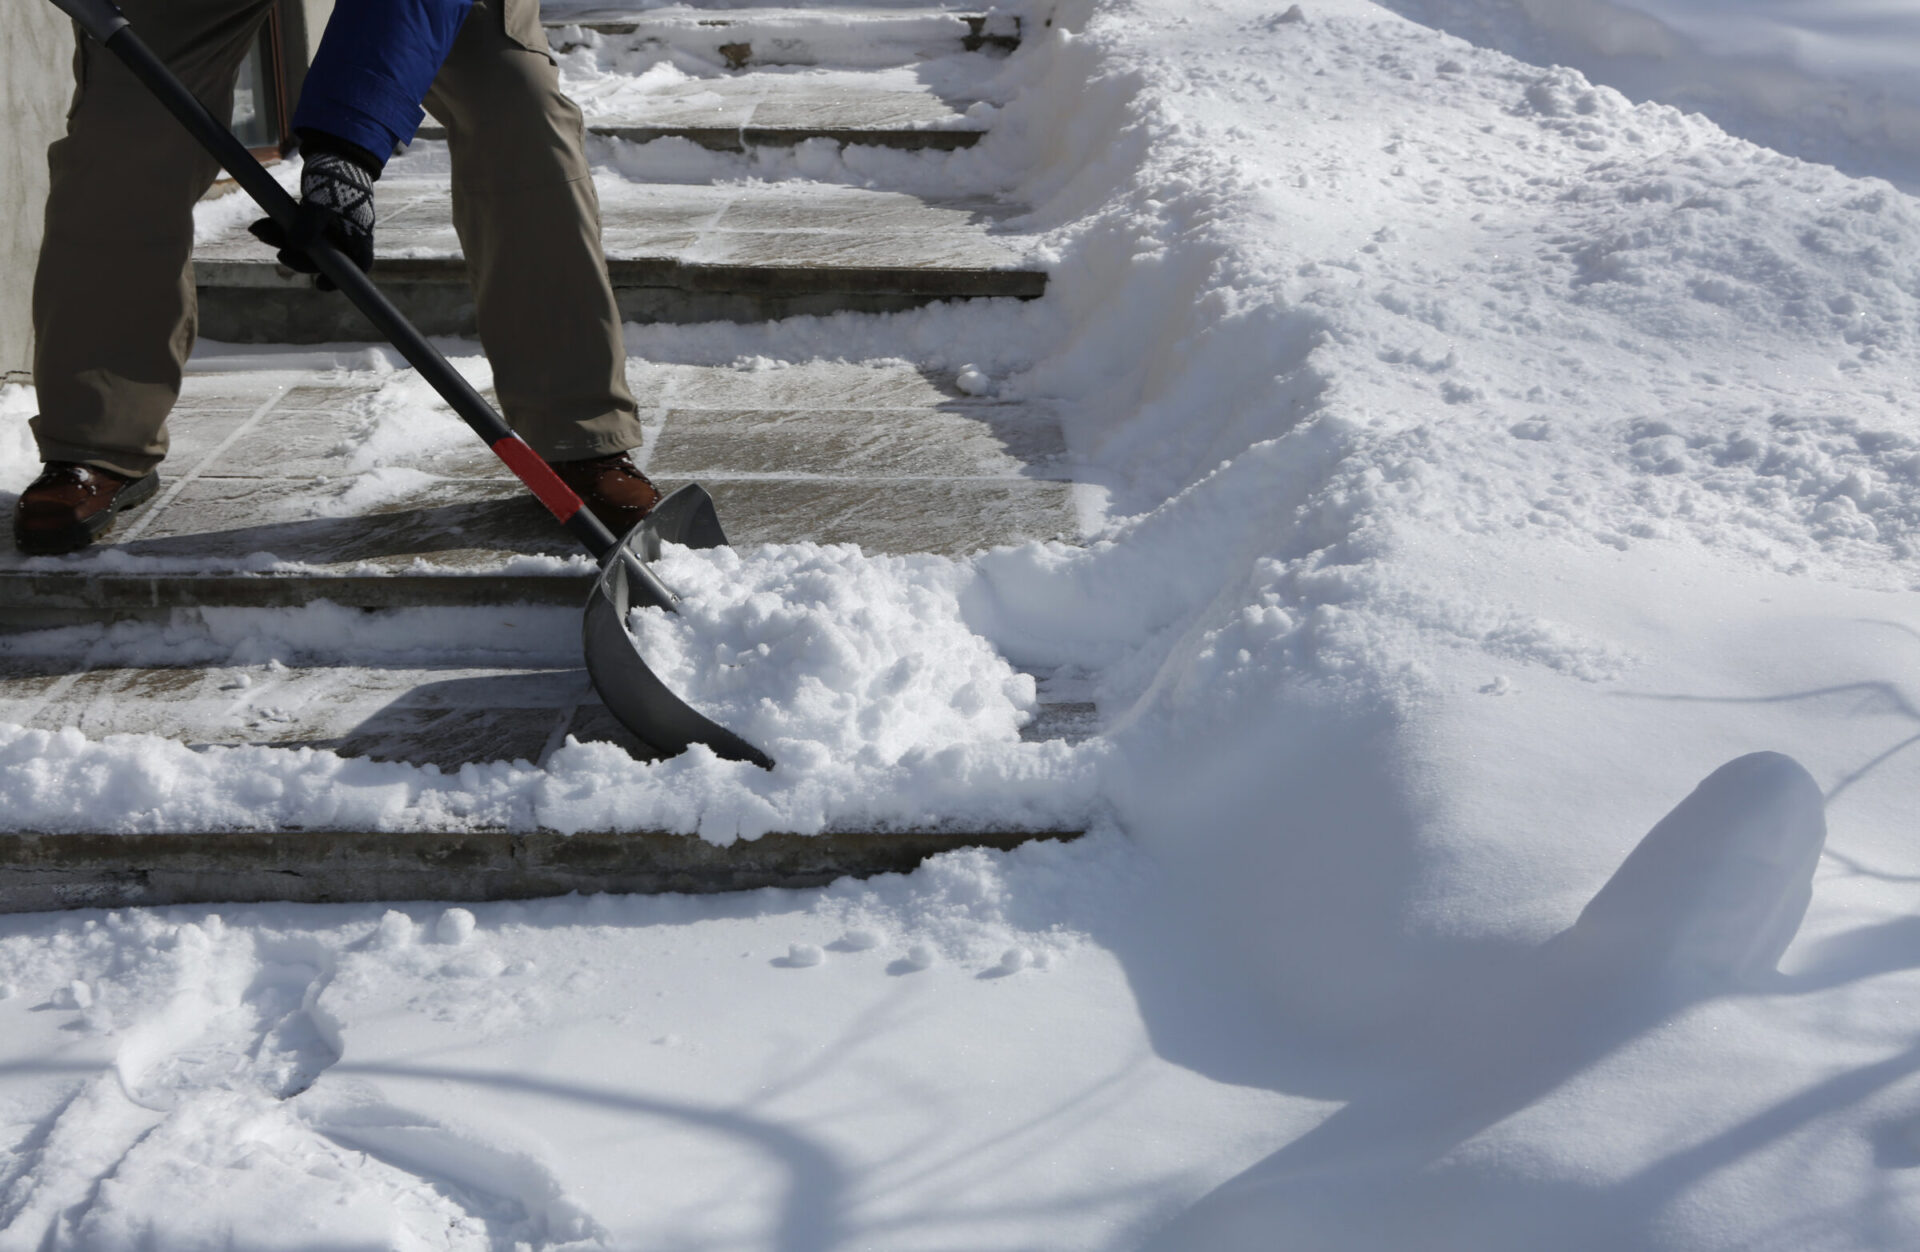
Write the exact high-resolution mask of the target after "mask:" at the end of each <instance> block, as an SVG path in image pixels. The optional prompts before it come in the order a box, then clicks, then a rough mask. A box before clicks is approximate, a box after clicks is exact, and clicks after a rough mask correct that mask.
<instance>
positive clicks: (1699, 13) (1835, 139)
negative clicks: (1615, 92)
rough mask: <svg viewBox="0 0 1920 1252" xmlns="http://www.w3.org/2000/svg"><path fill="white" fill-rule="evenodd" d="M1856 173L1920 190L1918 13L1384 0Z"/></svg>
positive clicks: (1784, 0)
mask: <svg viewBox="0 0 1920 1252" xmlns="http://www.w3.org/2000/svg"><path fill="white" fill-rule="evenodd" d="M1385 3H1386V7H1387V8H1390V9H1394V10H1395V11H1397V12H1400V13H1403V14H1405V15H1406V16H1408V17H1410V18H1413V19H1414V20H1416V21H1420V22H1425V23H1428V24H1430V25H1434V26H1438V27H1442V28H1444V29H1446V30H1449V31H1452V32H1453V33H1455V34H1457V35H1461V36H1463V37H1465V38H1468V39H1471V40H1473V41H1474V42H1476V43H1480V44H1483V45H1486V46H1488V47H1494V48H1499V49H1501V50H1503V51H1507V52H1511V53H1513V54H1514V55H1516V56H1520V57H1522V58H1524V59H1526V60H1529V61H1534V62H1537V63H1539V64H1555V63H1558V64H1563V65H1569V66H1572V67H1574V68H1575V69H1578V70H1580V71H1582V72H1583V73H1585V74H1586V75H1588V76H1589V77H1590V78H1592V79H1593V81H1594V82H1597V83H1606V84H1607V85H1609V86H1612V87H1616V88H1618V89H1619V90H1621V91H1624V92H1626V93H1627V94H1628V95H1629V96H1632V97H1634V98H1635V99H1642V100H1658V101H1660V102H1662V103H1664V104H1672V105H1677V106H1679V107H1681V108H1684V109H1690V110H1697V111H1699V112H1701V113H1704V114H1706V115H1707V116H1708V117H1711V118H1712V119H1713V120H1714V121H1715V122H1716V123H1718V124H1719V125H1721V126H1723V127H1725V128H1726V129H1727V130H1729V131H1731V132H1733V133H1734V134H1737V135H1741V136H1743V137H1745V138H1748V139H1752V140H1754V141H1755V142H1758V143H1763V144H1766V145H1768V146H1769V147H1772V148H1776V149H1778V150H1780V151H1782V152H1787V153H1791V154H1792V155H1794V156H1798V157H1802V158H1804V159H1806V160H1809V161H1819V162H1823V163H1827V164H1832V165H1836V166H1838V167H1840V168H1841V169H1844V170H1846V171H1847V172H1849V173H1852V174H1856V175H1862V176H1877V177H1881V178H1886V179H1890V180H1892V181H1893V182H1895V183H1898V184H1899V185H1900V186H1902V187H1904V188H1906V189H1908V190H1909V191H1911V190H1913V189H1915V188H1916V187H1920V87H1917V86H1916V85H1915V82H1914V76H1913V72H1912V70H1913V65H1914V64H1915V61H1916V59H1917V58H1920V22H1917V21H1916V14H1915V12H1914V10H1913V9H1912V7H1911V6H1910V5H1906V4H1902V3H1892V4H1884V3H1876V2H1875V0H1818V2H1817V3H1809V2H1807V0H1385Z"/></svg>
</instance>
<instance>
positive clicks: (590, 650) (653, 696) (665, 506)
mask: <svg viewBox="0 0 1920 1252" xmlns="http://www.w3.org/2000/svg"><path fill="white" fill-rule="evenodd" d="M53 3H54V4H56V5H58V6H59V7H60V8H61V9H62V10H64V11H65V12H66V13H67V15H68V16H70V17H72V18H73V20H74V21H76V22H78V23H79V24H80V26H81V28H82V29H83V30H85V31H86V32H87V34H89V35H91V36H92V37H93V38H94V39H95V40H97V41H98V42H99V43H100V45H101V46H102V47H104V48H106V49H107V51H109V52H111V53H113V54H114V55H115V56H117V57H119V58H120V60H121V61H122V62H123V63H124V64H125V65H126V67H127V68H128V69H129V70H131V71H132V72H133V74H134V76H135V77H136V78H138V79H139V80H140V81H141V82H142V83H144V84H146V86H147V88H148V90H150V91H152V92H153V94H154V95H155V96H156V97H157V98H158V99H159V101H160V103H161V104H162V105H164V106H165V107H166V109H167V111H168V112H170V113H172V114H173V115H174V116H175V117H176V118H178V119H179V120H180V123H181V124H182V125H183V126H185V127H186V128H187V130H188V131H189V132H190V133H191V134H192V135H193V137H194V138H195V139H197V140H198V141H199V142H200V143H201V145H202V146H204V147H205V148H206V149H207V151H208V152H210V153H212V154H213V156H214V159H216V160H217V161H219V162H220V164H221V165H222V166H224V167H226V170H227V172H228V173H229V174H231V175H233V177H234V179H235V181H237V182H238V183H239V184H240V185H241V186H242V187H244V188H246V191H247V194H248V195H250V196H252V197H253V198H254V200H255V201H257V202H258V203H259V205H260V207H261V208H262V209H264V210H265V211H266V213H267V216H269V217H271V218H272V219H273V220H274V221H276V222H278V223H279V224H280V227H281V229H283V230H287V231H291V230H292V229H293V220H294V213H295V212H296V210H297V208H298V206H297V205H296V204H295V202H294V199H293V197H292V196H291V195H289V194H287V191H286V189H285V188H283V187H281V186H280V184H279V183H278V182H276V181H274V178H273V175H271V174H269V173H267V171H266V167H264V166H262V165H261V164H260V162H259V161H258V160H256V159H255V158H254V156H253V154H252V153H250V152H248V151H247V149H246V148H245V146H243V145H242V144H241V142H240V141H239V140H238V139H236V138H235V137H234V135H233V132H232V131H230V130H229V129H227V127H225V126H223V125H221V123H220V122H219V120H218V119H216V118H215V117H214V116H213V114H211V113H209V112H207V110H206V107H205V106H204V105H202V104H201V103H200V101H199V100H197V99H195V98H194V96H193V93H192V92H190V91H188V90H187V89H186V86H185V85H184V84H182V83H181V82H180V80H179V79H178V78H175V77H174V76H173V72H172V71H171V70H169V69H167V67H166V66H165V65H164V64H163V63H162V62H161V60H160V58H159V57H157V56H155V55H154V54H153V51H152V49H150V48H148V47H147V45H146V44H144V43H142V42H141V40H140V37H139V36H138V35H135V34H134V33H133V28H132V25H131V24H130V23H129V22H128V21H127V18H126V15H125V14H123V13H121V12H120V10H119V9H118V8H116V7H114V5H113V3H112V0H53ZM306 252H307V255H308V256H309V257H311V258H312V260H313V263H314V264H315V265H316V266H317V267H318V268H319V270H320V272H321V273H322V274H324V275H326V276H327V277H328V278H330V279H332V280H333V283H334V285H335V286H337V287H339V288H340V290H341V291H343V292H345V293H346V296H347V299H349V300H351V301H353V305H354V307H355V308H357V309H359V310H360V312H361V313H363V314H365V315H366V317H367V320H368V321H370V322H372V323H373V324H374V326H375V327H376V328H378V329H379V331H380V333H381V334H382V335H384V336H386V338H387V341H388V342H389V343H391V344H393V346H394V347H396V348H398V349H399V350H400V355H401V356H403V357H405V358H406V359H407V363H408V364H410V365H412V366H413V368H414V369H416V370H418V371H419V372H420V376H421V377H422V378H425V379H426V380H427V382H428V383H429V384H430V385H431V386H432V387H433V389H434V390H435V391H437V392H439V393H440V395H441V397H442V398H443V399H445V400H446V402H447V403H448V404H449V405H451V406H453V411H454V412H455V413H458V414H459V415H460V417H461V419H462V420H463V421H465V422H466V424H467V425H468V426H470V427H472V428H473V432H474V433H475V434H477V435H479V436H480V438H481V439H483V440H485V441H486V444H487V446H488V447H490V448H492V449H493V452H494V455H496V456H498V457H499V458H500V459H501V460H502V461H504V462H505V463H506V466H507V468H508V469H510V470H512V471H513V472H514V474H515V475H516V476H517V477H518V478H519V479H520V481H521V482H523V483H525V484H526V486H527V489H528V490H529V491H531V492H533V494H534V495H535V496H537V497H538V498H539V500H540V503H542V504H544V505H545V506H546V507H547V510H548V512H550V513H552V514H553V515H554V517H556V518H558V519H559V521H560V524H561V525H562V526H565V527H566V528H567V530H568V532H569V533H570V534H572V535H573V537H574V538H575V539H578V540H579V541H580V543H581V544H582V545H583V546H584V547H585V548H586V549H587V551H588V552H591V553H592V554H593V557H594V560H596V561H598V562H599V563H600V577H599V578H598V580H597V581H596V582H595V583H594V586H593V592H592V594H591V595H589V596H588V598H587V612H586V621H585V623H584V625H583V627H582V630H581V639H582V642H583V644H584V646H585V651H586V660H587V674H588V676H589V677H590V678H591V679H592V680H593V686H594V689H595V690H596V691H598V692H599V693H600V698H601V700H603V701H604V702H605V703H606V706H607V708H608V710H609V711H610V712H612V714H613V715H614V716H615V717H616V718H618V719H619V720H620V723H621V724H622V725H624V726H625V727H626V728H627V729H628V730H630V731H632V732H633V733H634V734H635V735H636V736H638V737H639V738H640V739H641V741H642V742H644V743H645V744H646V745H647V746H648V747H649V748H651V749H652V750H653V751H655V752H657V753H659V754H660V755H661V756H673V755H675V754H676V753H679V752H683V751H685V750H686V749H687V748H688V747H689V746H690V745H692V744H696V743H704V744H706V745H707V746H708V747H710V748H712V749H713V750H714V752H716V753H717V754H719V755H720V756H722V757H725V758H727V759H728V760H733V761H751V762H753V763H754V764H755V765H758V766H761V767H762V768H764V769H772V768H773V761H772V759H771V758H770V757H768V756H767V754H766V753H764V752H762V751H760V749H758V748H756V747H754V746H753V745H752V744H750V743H748V742H747V741H746V740H744V739H742V738H740V736H738V735H736V734H734V733H733V732H732V731H730V730H728V729H726V728H725V727H724V726H721V725H719V724H717V723H715V722H714V721H712V720H710V719H709V718H707V717H705V716H704V715H702V714H701V713H699V712H698V711H696V710H695V709H694V708H693V707H692V706H690V705H689V704H687V702H686V701H684V700H682V699H680V697H678V696H676V695H674V694H673V692H671V691H669V690H668V689H667V685H666V684H665V683H663V682H661V681H660V679H659V677H658V675H656V674H655V673H654V672H653V671H652V670H651V669H649V668H648V666H647V662H646V660H645V658H643V657H642V656H641V655H640V649H639V647H638V645H637V644H635V643H634V639H633V636H632V635H631V634H630V633H628V631H627V626H626V621H627V611H628V609H629V608H630V607H632V606H633V604H635V603H638V604H639V605H641V606H642V607H645V606H655V607H658V608H661V609H664V610H667V611H668V612H674V611H676V609H675V605H676V604H677V603H678V600H679V597H678V596H676V595H674V593H673V592H672V591H671V590H670V589H669V588H668V587H667V586H666V584H664V583H662V582H661V581H660V579H659V577H658V576H657V575H656V574H654V572H653V570H652V569H651V568H650V567H649V562H651V561H653V560H655V559H657V558H658V557H659V554H660V545H661V543H663V542H673V543H684V544H686V545H688V546H690V547H708V548H711V547H717V546H720V545H722V544H725V543H726V541H727V540H726V535H725V534H724V533H722V531H721V529H720V519H719V517H718V516H717V515H716V514H715V513H714V509H713V501H712V499H711V498H710V497H709V496H708V495H707V493H706V492H705V491H704V490H702V489H701V488H700V487H699V486H697V485H691V486H686V487H682V488H681V489H680V490H678V491H676V492H674V493H673V494H672V495H670V496H668V497H667V498H666V499H665V500H662V501H661V502H660V503H659V504H658V505H657V506H655V508H654V511H653V512H652V514H650V515H649V516H648V517H647V519H646V520H645V521H643V522H641V523H640V525H638V526H636V527H634V529H633V531H632V532H631V533H629V534H628V535H627V536H626V537H625V538H624V539H616V538H615V537H614V535H613V532H612V531H610V530H608V529H607V527H606V525H605V524H604V523H602V522H601V521H600V519H599V518H597V517H595V516H594V515H593V514H592V513H591V512H590V511H588V509H587V508H586V507H585V505H584V504H583V503H582V502H581V500H580V497H579V496H577V495H575V494H574V492H573V489H572V488H570V487H568V486H567V485H566V484H565V483H564V482H562V481H561V480H560V477H559V475H557V474H555V473H554V472H553V469H552V467H550V466H549V465H548V464H547V463H546V462H545V461H543V460H541V459H540V457H539V455H538V454H536V453H535V452H534V450H533V449H532V448H530V447H528V446H527V444H526V443H525V442H524V441H523V440H522V439H521V438H520V436H518V435H516V434H514V433H513V431H512V430H511V429H510V428H509V427H508V426H507V424H506V422H505V421H503V420H502V419H501V417H500V415H499V414H498V413H495V412H494V411H493V407H492V406H491V405H489V404H488V403H487V402H486V401H485V400H483V399H481V397H480V393H479V392H477V391H475V390H474V389H473V388H472V387H471V386H470V385H468V383H467V380H466V379H464V378H462V377H461V376H460V374H459V373H458V372H457V371H456V370H455V369H454V368H453V366H451V365H449V364H448V363H447V359H446V358H445V357H443V356H441V355H440V353H439V352H438V351H437V350H436V349H435V348H434V346H433V345H432V344H430V343H428V342H427V340H426V339H425V337H423V336H422V335H421V334H420V332H419V331H417V330H415V329H414V328H413V326H412V324H411V323H409V322H408V321H407V319H406V318H404V317H402V316H401V315H400V311H399V310H398V309H396V308H394V307H393V304H392V302H391V301H389V300H388V299H387V298H386V297H385V296H384V295H382V294H381V293H380V289H379V288H377V287H375V286H374V285H373V282H372V280H370V279H369V278H368V277H367V276H366V275H365V274H363V273H361V272H360V270H359V268H358V267H356V266H355V265H354V264H353V262H351V261H349V260H347V258H345V257H344V256H342V255H340V252H339V251H338V250H337V249H336V248H334V247H333V245H332V244H331V243H329V242H327V241H326V240H324V239H322V240H319V241H317V242H316V243H314V244H312V245H310V246H309V247H308V248H307V249H306Z"/></svg>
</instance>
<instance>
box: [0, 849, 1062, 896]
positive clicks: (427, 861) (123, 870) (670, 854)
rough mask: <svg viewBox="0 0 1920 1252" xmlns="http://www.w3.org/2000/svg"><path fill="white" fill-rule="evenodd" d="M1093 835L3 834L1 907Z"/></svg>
mask: <svg viewBox="0 0 1920 1252" xmlns="http://www.w3.org/2000/svg"><path fill="white" fill-rule="evenodd" d="M1080 833H1081V832H1079V831H943V830H924V831H887V832H884V833H878V832H870V831H829V832H826V833H823V834H818V835H787V834H769V835H763V836H761V837H760V838H758V839H755V840H751V841H748V840H741V841H739V842H736V843H733V844H729V845H727V846H725V847H718V846H715V845H714V844H711V843H708V842H707V841H706V840H704V839H701V838H699V837H698V836H696V835H676V834H669V833H665V832H659V831H639V832H631V831H620V832H581V833H577V834H571V835H563V834H558V833H555V832H552V831H531V832H510V831H487V830H482V831H463V832H450V833H438V832H426V833H388V832H374V831H336V830H327V831H320V830H311V831H284V832H264V831H237V832H236V831H197V832H191V833H186V834H143V835H118V834H85V833H82V834H33V833H17V832H16V833H0V913H27V912H43V911H48V910H53V909H79V908H95V909H119V908H158V907H164V906H167V905H175V904H225V903H236V904H251V903H259V902H264V901H280V900H284V901H292V902H295V903H305V904H337V903H351V902H357V901H380V900H525V899H535V898H538V897H541V896H557V895H566V894H568V893H569V892H575V891H578V892H581V893H595V892H698V893H705V892H715V891H750V890H756V889H759V888H763V887H788V888H798V887H820V886H825V885H826V884H827V883H830V882H833V881H834V880H835V879H839V878H846V877H855V878H867V877H871V876H873V875H875V874H890V873H907V872H909V871H911V870H912V869H913V868H914V867H915V866H917V865H919V864H920V863H921V862H922V861H924V860H926V859H927V858H928V857H930V856H936V855H938V854H940V853H942V852H950V851H954V850H956V849H959V848H967V847H988V848H1001V849H1007V848H1014V847H1018V846H1019V845H1021V844H1023V843H1029V842H1032V841H1033V840H1035V839H1074V838H1078V837H1079V835H1080Z"/></svg>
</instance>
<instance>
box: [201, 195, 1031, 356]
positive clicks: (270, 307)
mask: <svg viewBox="0 0 1920 1252" xmlns="http://www.w3.org/2000/svg"><path fill="white" fill-rule="evenodd" d="M596 181H597V185H598V187H599V191H600V203H601V214H602V219H603V239H604V242H605V247H606V252H607V259H608V269H609V271H610V273H611V275H612V278H613V285H614V290H615V293H616V295H617V297H618V299H619V303H620V311H621V316H622V317H623V319H625V320H627V321H637V322H653V321H664V322H708V321H733V322H754V321H765V320H770V319H775V318H782V317H792V316H797V315H807V314H811V315H828V314H832V313H837V312H847V311H852V312H867V313H889V312H898V311H901V310H904V309H910V308H916V307H919V306H921V305H925V304H929V303H932V302H935V301H939V300H951V299H971V298H983V297H1010V298H1014V299H1033V298H1036V297H1038V296H1040V295H1042V294H1044V293H1045V290H1046V275H1045V273H1044V272H1042V271H1040V270H1039V269H1038V268H1037V267H1035V266H1032V265H1030V264H1029V263H1027V262H1025V261H1024V260H1023V258H1022V257H1021V255H1020V254H1019V253H1018V252H1017V251H1015V250H1014V249H1013V248H1012V247H1011V246H1010V245H1009V244H1008V243H1007V242H1006V241H1005V240H1003V239H1002V238H999V237H996V236H995V235H994V233H993V230H994V226H995V224H996V223H997V222H998V221H1000V220H1001V219H1003V218H1004V217H1006V216H1007V215H1008V214H1009V212H1010V210H1009V209H1008V208H1007V207H1006V206H1003V205H998V204H994V203H991V202H984V201H983V202H966V203H940V204H935V203H929V202H927V201H925V200H922V199H920V198H919V197H916V196H910V195H903V194H900V193H896V192H882V191H868V190H864V189H860V188H852V187H839V186H829V185H822V184H815V183H794V182H783V183H764V184H748V185H740V186H704V185H682V184H649V183H637V182H630V181H628V180H627V179H624V178H621V177H618V176H617V175H604V176H602V177H600V178H598V179H597V180H596ZM379 207H380V214H381V219H380V233H379V246H380V249H381V254H382V259H381V260H379V261H377V262H376V263H375V267H374V277H375V278H376V279H378V280H379V282H380V285H381V288H382V289H383V290H384V291H386V293H387V295H388V296H389V297H390V298H391V299H392V300H393V301H394V302H395V303H396V304H397V305H399V307H400V309H401V311H402V312H403V313H405V314H406V315H407V317H408V318H409V319H411V320H412V321H413V322H414V323H415V325H417V326H418V327H419V328H420V329H421V330H422V331H424V332H426V333H427V334H431V335H473V334H474V333H476V328H475V323H474V313H473V299H472V294H471V292H470V290H469V288H468V284H467V275H466V264H465V261H464V260H463V259H462V258H461V256H460V253H459V242H458V240H457V239H456V238H455V236H454V232H453V217H452V208H451V197H450V193H449V191H448V189H447V186H446V185H445V184H444V183H442V182H439V181H436V180H432V179H427V178H413V179H407V178H396V179H393V180H383V181H382V182H381V184H380V191H379ZM194 271H195V277H196V282H197V284H198V288H199V302H200V333H201V334H202V335H203V336H204V337H206V338H209V339H214V340H220V341H224V342H228V343H283V344H312V343H336V342H343V341H365V340H371V339H375V338H377V336H376V335H375V333H374V331H373V328H372V327H371V325H369V324H368V323H367V322H366V321H365V319H364V318H362V317H361V316H360V314H359V312H358V311H357V310H355V309H354V308H353V306H352V305H350V304H348V303H347V301H346V298H345V297H344V296H342V295H340V294H339V293H338V292H320V291H316V290H315V289H314V288H313V286H312V283H311V281H310V280H309V279H308V278H307V277H305V276H304V275H298V274H294V273H293V272H292V271H290V270H287V269H286V268H285V267H283V266H281V265H279V264H278V263H277V262H276V261H275V260H274V258H273V255H272V253H271V252H270V251H269V250H268V249H266V248H265V247H264V246H263V245H261V244H260V243H259V242H258V241H257V240H255V239H254V238H253V237H252V236H251V235H249V234H247V232H246V229H245V226H244V224H243V223H242V222H241V221H240V220H239V219H237V218H236V219H235V220H234V221H233V222H232V224H231V225H229V226H227V227H225V228H224V229H218V230H214V231H211V232H210V237H208V238H205V239H203V240H202V241H201V242H200V243H198V244H197V245H196V246H195V248H194Z"/></svg>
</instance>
